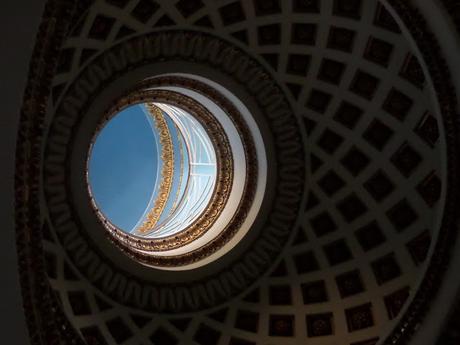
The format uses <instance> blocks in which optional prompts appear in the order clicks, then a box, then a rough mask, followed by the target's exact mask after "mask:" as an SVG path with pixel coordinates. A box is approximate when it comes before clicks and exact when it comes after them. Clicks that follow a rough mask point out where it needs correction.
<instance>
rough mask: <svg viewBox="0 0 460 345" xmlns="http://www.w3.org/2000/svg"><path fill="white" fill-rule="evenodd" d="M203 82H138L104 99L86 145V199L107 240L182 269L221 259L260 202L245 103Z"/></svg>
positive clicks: (258, 151) (140, 257)
mask: <svg viewBox="0 0 460 345" xmlns="http://www.w3.org/2000/svg"><path fill="white" fill-rule="evenodd" d="M208 82H209V84H207V83H205V82H203V81H198V80H193V79H191V78H188V77H185V76H164V77H157V78H152V79H147V80H145V81H143V82H141V83H139V84H138V85H136V86H135V87H134V88H132V89H131V90H129V91H128V92H127V93H126V94H125V95H124V96H122V97H120V98H119V99H118V100H117V101H116V102H115V104H111V106H110V109H108V110H107V112H106V113H105V114H103V116H102V120H101V121H100V123H99V125H98V126H97V128H96V130H95V133H94V134H93V138H92V141H91V143H90V145H89V150H88V156H87V163H86V181H87V186H88V194H89V197H90V202H91V205H92V207H93V209H94V211H95V213H96V214H97V216H98V219H99V220H100V222H101V223H102V224H103V225H104V228H105V229H106V230H107V231H108V233H109V236H110V238H111V239H112V241H113V242H114V243H115V244H116V245H117V246H119V247H120V248H121V249H122V250H123V251H124V252H125V253H127V254H128V255H129V256H131V257H133V258H134V259H136V260H137V261H140V262H141V263H143V264H147V265H150V266H154V267H168V268H169V269H185V268H193V267H195V266H196V264H197V263H196V262H197V261H200V264H199V265H201V264H204V263H206V262H207V261H208V260H203V258H207V257H208V256H213V257H214V258H217V257H220V256H221V255H223V254H224V253H226V252H227V251H229V250H230V249H231V248H232V247H233V246H235V245H236V244H237V242H238V241H239V240H240V239H241V238H242V237H243V236H244V234H245V233H246V232H247V231H248V230H249V228H250V226H251V223H252V221H253V219H254V218H255V215H256V214H257V212H258V208H259V207H260V202H261V200H262V198H263V193H264V188H265V179H266V171H265V170H266V168H265V166H266V161H265V160H266V158H265V151H264V147H263V144H261V143H262V139H261V135H260V133H259V132H258V128H257V126H256V125H255V122H254V120H253V119H252V117H251V114H250V113H249V111H248V110H247V108H246V107H245V106H244V105H243V103H241V102H240V101H239V100H238V99H237V98H236V97H235V96H234V95H233V94H230V93H229V92H228V91H227V90H226V89H222V90H216V89H215V88H214V87H213V86H212V82H211V81H208ZM224 95H225V96H224ZM247 121H249V122H250V123H248V122H247ZM251 121H252V122H251ZM255 141H258V142H259V144H258V145H256V144H255ZM261 167H262V170H261ZM261 172H262V174H261ZM257 191H258V193H259V194H260V195H258V196H257V197H256V194H257ZM254 200H256V201H257V202H256V203H254ZM248 215H250V217H248ZM236 234H238V236H235V235H236ZM232 239H234V241H232ZM236 239H238V241H237V240H236ZM218 252H219V253H218ZM190 262H193V263H194V264H193V265H192V266H191V267H188V264H189V263H190Z"/></svg>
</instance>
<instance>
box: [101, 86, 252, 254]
mask: <svg viewBox="0 0 460 345" xmlns="http://www.w3.org/2000/svg"><path fill="white" fill-rule="evenodd" d="M145 86H146V85H144V84H141V85H139V86H138V88H136V89H134V90H131V91H130V93H129V94H128V96H127V97H125V98H121V99H120V100H119V101H118V102H117V104H115V105H114V106H113V107H112V108H111V109H110V110H109V111H108V112H107V113H108V117H107V118H109V119H110V118H111V117H112V116H114V115H115V113H116V112H117V111H119V109H120V108H124V107H127V106H129V105H131V104H134V103H139V102H145V101H148V100H151V99H155V100H156V101H158V102H162V103H169V104H172V105H176V106H179V107H181V108H183V109H185V110H187V111H188V112H189V113H190V114H192V115H193V116H194V117H195V118H196V119H197V120H198V121H199V122H200V124H201V125H202V126H203V127H204V129H205V130H206V132H207V133H208V135H209V138H210V139H211V142H212V144H213V146H214V150H215V152H216V158H217V173H216V186H215V188H214V191H213V194H212V196H211V199H210V201H209V203H208V206H207V207H206V209H205V210H204V211H203V212H202V214H201V215H200V216H199V217H198V218H197V219H196V220H195V221H194V222H193V223H192V224H191V225H189V226H188V227H187V228H186V229H184V230H183V231H181V232H179V233H177V234H174V235H170V236H166V237H162V238H142V237H139V236H130V235H128V236H127V234H126V233H125V232H124V231H122V230H121V229H118V228H117V227H116V226H115V225H113V224H111V223H110V221H108V220H107V219H106V218H105V217H104V216H103V215H102V213H101V212H100V211H98V210H97V214H98V216H99V218H100V220H101V222H102V223H103V224H104V225H105V227H106V228H107V230H108V231H109V232H110V233H111V235H112V236H113V239H115V240H116V242H117V243H119V244H120V245H121V246H122V247H124V250H126V251H128V252H131V251H133V252H136V253H137V252H138V251H143V252H145V251H150V252H152V254H149V255H152V256H154V253H153V252H155V251H165V250H171V249H175V248H178V247H182V246H184V245H186V244H188V243H190V242H192V241H194V240H196V239H197V238H199V237H201V236H202V235H203V234H204V233H205V232H206V231H207V230H208V229H209V228H211V226H212V225H213V224H214V223H215V221H216V220H217V218H218V217H219V215H220V214H221V213H222V211H223V209H224V207H225V205H226V203H227V200H228V197H229V195H230V192H231V186H232V183H233V159H232V151H231V148H230V143H229V141H228V138H227V136H226V135H225V131H224V130H223V129H222V127H221V125H220V124H219V122H218V121H217V120H216V119H215V118H214V116H213V115H212V114H211V113H210V112H209V111H208V110H207V109H206V108H205V107H203V106H202V105H200V104H199V103H197V102H196V101H194V100H193V99H191V98H189V97H187V96H184V95H182V94H179V93H177V92H173V91H166V90H149V89H148V88H147V87H145ZM133 95H134V96H133ZM147 104H149V112H150V113H151V114H152V115H153V116H155V121H157V118H159V117H161V118H162V119H163V121H164V118H163V115H162V113H161V110H160V109H159V108H158V107H156V106H155V105H153V104H151V103H147ZM157 109H158V110H157ZM160 122H161V121H160ZM160 122H159V123H160ZM164 125H165V126H166V123H164ZM159 129H160V131H163V129H164V128H163V125H161V126H159ZM166 131H167V135H169V137H166ZM160 135H161V134H160ZM161 136H162V135H161ZM164 139H165V140H171V137H170V134H169V130H168V129H167V127H166V129H165V138H164ZM171 149H172V148H171ZM168 159H169V158H168ZM173 161H174V160H173V158H172V161H171V163H172V162H173ZM256 169H257V168H256V167H253V168H250V171H251V173H250V174H252V175H254V173H255V172H256V171H257V170H256ZM169 173H171V175H168V174H169ZM165 174H166V175H165V176H167V177H171V179H170V180H171V181H172V176H173V174H172V171H168V172H166V173H165ZM254 176H256V175H254ZM248 183H249V180H247V181H246V184H248ZM160 188H162V187H160ZM169 193H170V188H169V189H164V196H165V200H167V199H168V197H169ZM157 200H158V199H157ZM251 201H252V199H251ZM156 204H157V203H155V206H154V208H153V210H152V212H151V219H152V222H151V223H149V224H148V225H145V227H143V229H145V230H144V231H145V232H147V231H149V230H150V229H152V227H153V226H154V224H155V223H156V222H157V221H158V219H159V215H161V212H162V211H163V207H162V208H158V210H156V209H155V207H156ZM94 205H95V204H94V203H93V207H94ZM149 215H150V214H149ZM242 220H244V217H243V218H242ZM149 221H150V219H148V220H147V222H149ZM150 224H153V226H152V227H150ZM143 226H144V224H143ZM223 232H225V230H224V231H223Z"/></svg>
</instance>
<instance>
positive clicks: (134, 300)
mask: <svg viewBox="0 0 460 345" xmlns="http://www.w3.org/2000/svg"><path fill="white" fill-rule="evenodd" d="M390 3H391V4H390ZM74 12H75V13H76V14H75V15H74V16H73V18H72V19H71V20H69V23H70V26H69V30H68V32H69V33H68V34H64V32H62V34H63V37H62V39H63V41H62V46H61V48H60V49H59V53H58V54H57V55H56V56H58V60H57V67H56V70H55V73H54V74H53V75H52V78H51V80H52V84H51V94H50V102H49V104H48V106H47V108H46V112H45V114H44V117H43V118H42V119H41V121H42V123H41V125H40V126H41V128H43V129H44V130H45V135H44V137H43V140H42V143H41V144H40V150H41V153H42V159H41V160H40V169H41V172H42V175H41V176H42V177H41V182H40V193H41V197H40V200H41V201H40V205H41V206H40V216H39V222H40V227H41V229H42V233H43V238H42V244H43V250H44V258H45V267H46V273H47V277H48V282H49V285H50V287H51V289H52V291H53V292H54V293H53V297H52V300H53V301H52V302H49V303H50V306H52V308H53V310H54V312H55V313H56V314H57V315H58V320H60V321H59V322H61V323H62V324H63V325H64V326H62V327H65V332H64V334H67V335H66V336H67V337H68V339H73V340H72V341H75V343H76V342H78V341H80V340H77V335H78V338H81V341H82V342H86V344H90V345H94V344H101V345H102V344H126V345H128V344H129V345H137V344H139V345H140V344H151V343H153V344H159V345H174V344H200V345H215V344H220V345H227V344H231V345H254V344H258V345H275V344H281V343H282V344H286V345H287V344H292V345H297V344H312V345H315V344H318V345H332V344H336V345H373V344H384V343H385V344H386V343H390V341H395V343H399V342H398V341H399V340H400V339H403V338H404V337H403V336H402V337H401V336H400V335H401V334H404V332H405V329H406V327H412V328H413V327H415V326H414V325H415V323H416V322H417V321H416V318H417V317H419V316H418V315H419V314H420V315H421V313H422V311H421V310H423V308H424V307H423V305H424V303H426V301H427V298H428V297H427V296H429V293H430V292H429V291H431V290H430V289H432V288H433V286H432V283H433V277H434V276H433V274H434V273H433V268H430V269H428V267H429V263H430V262H431V259H432V257H434V255H435V245H436V243H438V239H441V240H442V239H445V238H446V237H445V236H447V235H445V233H446V232H447V231H449V226H450V225H449V219H448V217H447V216H446V213H445V210H446V209H448V208H449V207H451V206H452V202H453V199H452V198H451V197H450V196H449V195H450V194H449V193H450V192H449V190H448V186H449V184H448V181H451V178H452V174H453V173H454V172H455V171H454V167H455V164H454V163H453V162H454V160H455V159H456V158H454V157H453V156H452V152H453V151H452V150H453V149H451V148H450V147H451V146H452V145H451V144H452V142H453V141H455V140H456V139H455V138H454V135H452V128H453V127H451V128H450V127H449V126H453V125H452V119H451V118H450V117H449V116H451V114H449V113H448V110H449V105H446V104H448V102H450V100H449V99H448V95H446V97H445V98H444V99H442V100H441V101H440V100H439V98H438V96H437V92H438V91H439V90H438V89H436V88H437V87H438V86H437V85H438V84H439V82H440V81H441V80H440V76H441V74H437V75H433V74H432V73H434V72H436V71H437V69H436V68H438V67H436V66H437V65H436V63H437V60H436V56H435V55H430V56H427V55H426V54H435V52H434V51H429V52H427V51H426V49H424V48H423V42H422V41H421V39H422V38H424V37H425V38H426V37H429V35H428V36H424V33H423V32H422V31H423V30H421V29H420V30H418V31H417V30H414V25H416V23H417V20H418V19H417V18H418V17H417V16H416V15H415V14H414V15H411V14H412V12H411V9H410V8H409V7H406V5H405V4H402V2H399V1H394V2H393V1H391V2H386V1H384V2H380V1H377V0H369V1H360V0H309V1H302V0H289V1H281V0H253V1H246V0H219V1H213V0H179V1H169V0H165V1H162V0H95V1H94V3H92V4H88V5H83V3H81V4H80V8H77V9H75V11H74ZM420 23H421V22H420ZM428 58H429V60H426V59H428ZM166 74H167V75H168V76H169V77H168V76H167V77H166V78H165V79H161V80H160V79H158V80H160V81H158V82H154V83H156V84H155V85H156V86H155V87H162V86H163V87H166V86H168V87H175V86H177V85H179V84H180V85H181V87H182V85H187V87H190V89H191V90H193V91H194V92H197V93H200V92H201V93H203V94H209V95H212V97H215V98H213V99H214V100H215V101H216V102H217V103H218V102H221V103H222V104H223V103H225V100H224V99H223V98H219V97H220V96H219V93H221V94H223V95H225V92H224V91H222V90H223V89H222V90H221V89H219V87H218V86H215V85H214V84H216V85H223V88H225V89H228V90H230V93H232V94H234V95H235V97H237V98H239V99H240V100H241V102H242V103H244V104H245V106H247V108H248V109H249V111H250V113H251V114H252V116H253V117H254V123H256V124H257V126H258V127H259V130H260V133H261V137H262V139H263V145H265V150H266V153H267V162H268V175H267V189H266V193H265V194H264V199H263V202H262V201H261V205H262V206H261V211H260V212H259V213H258V214H257V217H255V220H254V224H253V225H252V226H251V228H250V229H249V231H248V234H247V235H245V236H244V237H243V239H242V240H241V242H240V243H238V244H235V248H234V249H231V250H229V253H227V254H226V255H223V256H222V257H219V258H217V259H216V260H215V261H213V262H212V263H210V264H209V265H203V266H201V267H198V268H196V270H184V271H178V272H162V271H160V270H158V269H156V268H151V267H146V266H144V265H141V264H140V263H138V262H136V261H135V260H132V259H131V258H129V257H128V256H127V255H125V254H124V253H123V252H122V251H121V250H120V249H119V248H117V247H116V245H114V243H112V242H111V241H110V240H109V239H108V238H107V236H106V234H105V233H104V232H103V231H100V229H101V226H100V224H98V222H97V218H96V217H93V216H92V215H91V212H90V211H91V208H90V207H89V202H88V200H89V199H88V197H87V194H86V191H87V187H86V186H85V185H84V183H83V182H82V181H84V179H83V177H84V175H83V171H79V167H80V166H83V165H81V164H82V163H81V162H83V161H84V154H85V153H86V151H85V147H86V146H85V140H86V139H85V138H90V136H91V135H92V134H93V132H91V130H90V127H91V126H93V125H94V126H95V124H96V122H97V121H96V120H95V118H96V117H97V116H102V115H101V114H102V113H103V112H104V111H105V110H106V108H107V105H109V103H110V104H111V102H112V99H116V98H117V97H121V96H123V95H124V94H125V93H126V90H128V89H131V88H132V86H133V85H134V84H133V82H134V81H139V80H143V79H145V78H147V77H149V76H151V77H161V76H163V75H166ZM190 75H192V76H195V77H190ZM181 77H184V78H185V79H187V78H189V79H190V78H191V79H193V78H195V82H191V83H190V82H189V81H184V80H182V81H178V79H180V78H181ZM168 78H170V79H168ZM175 78H176V79H175ZM177 78H178V79H177ZM200 78H202V79H200ZM207 80H210V81H211V82H209V83H208V82H207ZM178 83H179V84H178ZM184 83H185V84H184ZM187 83H188V84H187ZM207 83H208V84H207ZM213 83H214V84H213ZM441 84H442V83H441ZM165 85H166V86H165ZM442 87H446V88H448V87H449V81H448V80H445V84H444V85H443V86H442ZM212 90H214V91H212ZM215 90H218V91H215ZM219 90H220V91H219ZM221 103H219V104H221ZM446 109H447V110H446ZM449 140H450V142H449ZM258 145H261V143H258ZM256 146H257V145H256ZM251 181H252V180H251ZM254 181H255V180H254ZM449 183H452V182H449ZM248 188H249V187H248ZM254 188H255V187H254ZM253 193H256V192H255V191H253ZM248 194H250V193H249V192H248ZM251 195H252V194H251ZM92 217H93V218H92ZM441 240H440V241H441ZM228 241H231V239H228ZM443 241H444V240H443ZM222 243H223V244H222V245H224V244H225V243H227V242H225V243H224V242H222ZM443 243H444V242H443ZM443 243H441V244H439V248H441V249H442V245H444V244H443ZM210 248H211V249H209V250H213V249H212V247H210ZM200 255H201V254H200ZM200 255H198V254H197V255H196V256H194V257H193V258H192V259H190V260H189V261H187V264H188V263H190V262H195V261H197V260H200V259H201V256H200ZM206 255H208V254H206ZM209 255H211V254H209ZM174 262H176V263H179V264H181V260H180V259H177V260H176V261H174ZM435 271H436V270H435ZM427 277H429V279H428V278H427ZM427 279H428V280H429V281H428V282H427ZM430 279H431V280H430ZM420 291H422V292H423V293H421V292H420ZM418 292H419V293H418ZM414 305H415V306H416V307H413V306H414ZM414 308H415V309H414ZM417 308H419V309H417ZM414 318H415V319H414ZM414 320H415V321H414ZM407 325H409V326H407ZM407 332H409V333H411V332H412V331H411V330H409V331H407ZM403 340H404V339H403ZM403 340H401V341H403ZM401 343H402V342H401Z"/></svg>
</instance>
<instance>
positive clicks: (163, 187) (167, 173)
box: [135, 103, 174, 235]
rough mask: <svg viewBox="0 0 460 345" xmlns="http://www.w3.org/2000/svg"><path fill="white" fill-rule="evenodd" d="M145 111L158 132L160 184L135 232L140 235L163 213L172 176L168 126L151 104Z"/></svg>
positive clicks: (172, 165) (172, 166) (172, 159)
mask: <svg viewBox="0 0 460 345" xmlns="http://www.w3.org/2000/svg"><path fill="white" fill-rule="evenodd" d="M146 107H147V110H148V111H149V113H150V115H151V116H152V117H153V119H154V121H155V127H156V128H157V130H158V133H159V136H160V144H161V160H162V169H161V183H160V187H159V188H158V196H157V198H156V200H155V202H154V204H153V207H152V209H151V210H150V211H149V212H148V213H147V215H146V216H145V220H144V222H143V223H142V224H141V225H140V226H139V227H138V228H137V229H136V230H135V231H136V232H139V233H141V234H144V235H145V234H147V233H149V232H150V231H152V230H153V228H154V227H155V225H156V224H157V222H158V220H159V219H160V217H161V214H162V213H163V210H164V208H165V206H166V203H167V201H168V198H169V194H170V193H171V186H172V182H173V176H174V150H173V143H172V139H171V133H170V132H169V128H168V124H167V123H166V120H165V118H164V116H163V112H162V111H161V109H160V108H158V107H157V106H155V105H154V104H153V103H147V104H146Z"/></svg>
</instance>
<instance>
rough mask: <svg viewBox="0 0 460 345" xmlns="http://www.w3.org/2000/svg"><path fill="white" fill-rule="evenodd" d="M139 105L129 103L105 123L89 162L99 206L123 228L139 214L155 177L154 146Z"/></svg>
mask: <svg viewBox="0 0 460 345" xmlns="http://www.w3.org/2000/svg"><path fill="white" fill-rule="evenodd" d="M141 107H142V106H141V105H134V106H130V107H128V108H126V109H124V110H123V111H122V112H120V113H119V114H118V115H116V116H115V117H114V118H113V119H112V120H111V121H109V122H108V123H107V124H106V126H105V127H104V128H103V129H102V131H101V132H100V133H99V135H98V137H97V138H96V142H95V144H94V147H93V151H92V154H91V157H90V161H89V181H90V184H91V189H92V191H93V195H94V198H95V200H96V203H97V205H98V207H99V208H100V209H101V211H102V212H103V213H104V215H105V216H106V217H107V218H108V219H109V220H110V221H111V222H112V223H113V224H115V225H116V226H118V227H119V228H121V229H123V230H125V231H129V230H131V228H132V227H133V226H134V225H136V223H137V221H138V220H139V218H140V217H141V216H142V214H143V212H144V210H145V208H146V207H147V205H148V203H149V200H150V197H151V194H152V192H153V190H154V186H155V179H156V171H157V159H158V158H157V157H158V155H157V148H156V146H155V139H154V136H153V132H152V128H151V126H150V124H149V122H148V120H147V118H146V116H145V114H144V112H143V110H142V108H141Z"/></svg>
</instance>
